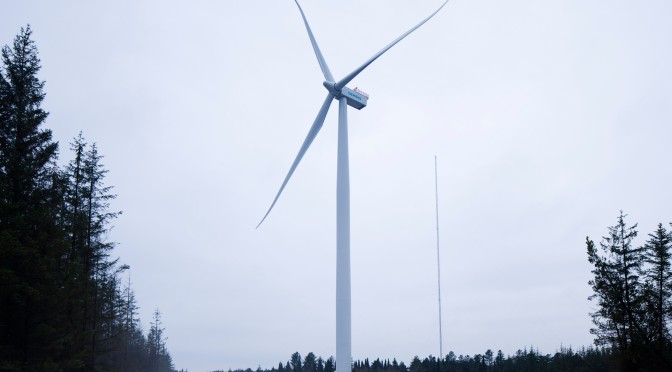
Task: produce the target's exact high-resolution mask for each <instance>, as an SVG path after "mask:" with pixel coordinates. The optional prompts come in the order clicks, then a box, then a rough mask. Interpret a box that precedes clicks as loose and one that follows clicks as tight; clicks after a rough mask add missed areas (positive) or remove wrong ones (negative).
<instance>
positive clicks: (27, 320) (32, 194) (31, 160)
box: [0, 26, 174, 371]
mask: <svg viewBox="0 0 672 372" xmlns="http://www.w3.org/2000/svg"><path fill="white" fill-rule="evenodd" d="M31 33H32V31H31V29H30V26H27V27H26V28H21V31H20V33H19V34H18V35H17V36H16V38H15V39H14V42H13V44H12V45H11V46H8V45H5V46H4V47H3V48H2V66H1V68H0V370H3V371H5V370H6V371H38V370H39V371H51V370H53V371H56V370H59V371H63V370H68V371H70V370H71V371H93V370H96V371H112V370H123V371H173V370H174V367H173V363H172V360H171V357H170V353H169V352H168V350H167V349H166V338H165V335H164V329H163V327H162V323H161V313H160V312H159V310H158V309H157V310H156V311H155V312H154V316H153V319H152V321H151V325H150V329H149V331H148V332H147V335H145V334H144V332H143V330H142V327H141V325H140V320H139V318H138V306H137V304H136V300H135V296H134V293H133V290H132V289H131V282H130V275H128V276H122V275H123V274H125V273H128V272H129V267H128V266H127V265H124V264H121V263H120V262H118V259H115V258H113V257H112V255H111V253H112V250H113V248H114V246H115V243H114V242H113V241H111V240H109V232H110V229H111V223H112V221H113V220H114V219H115V218H117V217H119V215H120V214H121V212H116V211H112V210H111V209H110V202H111V200H113V199H114V198H115V197H116V195H115V194H113V193H112V187H110V186H108V185H106V184H105V175H106V174H107V170H106V169H105V167H104V166H103V163H102V159H103V156H102V155H101V154H100V152H99V149H98V147H97V145H96V144H95V143H91V144H89V143H87V141H86V139H85V138H84V136H83V134H82V133H80V134H79V135H78V136H77V137H75V138H74V139H73V141H72V143H71V144H70V150H71V151H72V159H71V160H70V161H69V162H68V163H67V165H66V166H64V167H60V166H58V165H57V163H56V162H57V160H58V152H59V146H58V143H57V142H55V141H54V140H53V139H52V132H51V130H49V129H46V128H44V123H45V121H46V119H47V117H48V113H47V112H46V111H44V110H43V109H42V108H41V103H42V101H43V100H44V98H45V93H44V84H45V83H44V81H41V80H40V79H39V78H38V72H39V71H40V68H41V65H40V60H39V58H38V52H37V46H36V45H35V42H34V41H33V40H32V39H31ZM124 278H127V280H124Z"/></svg>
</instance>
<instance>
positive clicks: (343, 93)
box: [322, 80, 369, 110]
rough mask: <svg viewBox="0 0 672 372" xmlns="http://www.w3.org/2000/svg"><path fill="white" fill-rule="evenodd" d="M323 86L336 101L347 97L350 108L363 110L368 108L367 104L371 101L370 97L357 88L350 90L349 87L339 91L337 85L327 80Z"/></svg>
mask: <svg viewBox="0 0 672 372" xmlns="http://www.w3.org/2000/svg"><path fill="white" fill-rule="evenodd" d="M322 85H324V87H325V88H327V90H328V91H329V94H331V95H332V96H334V99H335V100H339V99H340V98H341V97H345V99H346V100H347V102H348V106H350V107H354V108H356V109H357V110H361V109H363V108H364V107H366V103H367V101H368V100H369V95H368V94H366V93H364V92H362V91H361V90H359V89H357V88H355V89H350V88H348V87H343V88H341V89H340V90H337V89H336V83H335V82H333V81H328V80H325V81H324V82H323V83H322Z"/></svg>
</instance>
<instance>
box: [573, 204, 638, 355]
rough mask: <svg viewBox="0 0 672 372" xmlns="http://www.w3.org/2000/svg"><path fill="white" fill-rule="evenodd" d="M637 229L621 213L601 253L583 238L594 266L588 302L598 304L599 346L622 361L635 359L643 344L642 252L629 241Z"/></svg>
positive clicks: (595, 318)
mask: <svg viewBox="0 0 672 372" xmlns="http://www.w3.org/2000/svg"><path fill="white" fill-rule="evenodd" d="M636 227H637V225H636V224H635V225H633V226H631V227H629V226H627V225H626V223H625V215H624V214H623V212H621V213H620V215H619V217H618V222H617V224H616V225H615V226H612V227H609V235H608V236H607V237H603V238H602V242H601V243H600V247H601V253H600V252H599V251H598V250H597V248H596V247H595V244H594V243H593V241H592V240H590V239H589V238H586V246H587V250H588V261H589V262H590V263H591V264H593V266H594V268H593V270H592V272H593V274H594V275H595V277H594V279H593V280H591V281H590V282H589V284H591V286H592V287H593V291H594V293H593V295H591V296H590V299H591V300H597V304H598V309H597V311H596V312H595V313H592V314H591V316H592V318H593V323H594V324H595V326H596V328H593V329H591V333H593V334H594V335H596V336H597V339H596V343H597V344H598V345H608V346H612V347H614V348H616V349H617V350H619V352H620V353H621V354H622V355H624V356H625V359H624V361H632V360H636V359H638V358H639V357H640V356H639V352H641V347H642V345H643V344H644V342H645V339H646V337H645V334H644V329H643V322H642V319H643V316H644V314H643V312H642V303H643V288H642V285H641V283H640V282H639V273H640V272H641V269H642V259H641V252H642V248H635V247H634V246H633V244H632V240H633V239H634V238H635V237H636V236H637V230H636Z"/></svg>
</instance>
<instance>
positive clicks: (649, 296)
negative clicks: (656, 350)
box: [642, 223, 672, 347]
mask: <svg viewBox="0 0 672 372" xmlns="http://www.w3.org/2000/svg"><path fill="white" fill-rule="evenodd" d="M671 248H672V234H671V233H670V232H668V231H667V230H666V229H665V228H664V227H663V224H662V223H661V224H658V228H657V229H656V231H655V232H654V233H652V234H649V240H647V242H646V244H645V245H644V260H645V262H646V263H647V264H648V267H647V268H646V269H645V270H644V271H643V273H642V275H643V276H644V278H645V283H646V284H645V287H646V300H647V304H646V305H647V306H646V308H647V314H648V316H649V320H650V326H649V331H650V334H651V336H652V338H653V340H654V342H655V343H656V344H657V345H658V346H659V347H664V346H665V344H666V343H667V341H669V339H670V336H669V329H668V327H667V320H668V318H669V317H670V316H671V315H672V304H671V303H670V298H671V296H672V267H671V266H670V264H671V262H670V259H671V257H672V252H670V249H671Z"/></svg>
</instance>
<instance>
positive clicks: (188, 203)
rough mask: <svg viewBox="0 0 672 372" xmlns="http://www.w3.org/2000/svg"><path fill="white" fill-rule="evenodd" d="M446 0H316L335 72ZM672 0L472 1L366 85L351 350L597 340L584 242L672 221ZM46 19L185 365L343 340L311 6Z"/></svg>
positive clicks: (84, 7) (204, 365) (43, 50)
mask: <svg viewBox="0 0 672 372" xmlns="http://www.w3.org/2000/svg"><path fill="white" fill-rule="evenodd" d="M440 4H441V0H422V1H408V0H406V1H403V0H364V1H362V0H341V1H335V0H332V1H325V0H320V1H318V0H303V2H302V5H303V7H304V10H305V12H306V16H307V17H308V20H309V21H310V23H311V26H312V28H313V32H314V34H315V37H316V38H317V41H318V42H319V44H320V47H321V49H322V52H323V54H324V56H325V58H326V60H327V62H328V64H329V67H330V68H331V71H332V73H333V74H334V75H335V78H337V79H339V78H340V77H342V76H343V75H345V74H347V73H349V72H350V71H351V70H353V69H354V68H355V67H357V66H358V65H360V64H361V63H362V62H363V61H364V60H366V59H367V58H368V57H370V56H371V55H373V54H374V53H375V52H377V51H378V50H379V49H381V48H382V47H383V46H385V45H386V44H387V43H388V42H389V41H391V40H393V39H394V38H396V37H397V36H398V35H399V34H401V33H402V32H404V31H406V30H407V29H409V28H410V27H412V26H413V25H415V24H416V23H417V22H418V21H419V20H421V19H422V18H424V17H426V16H427V15H429V14H430V13H431V12H433V11H434V10H435V9H436V8H437V7H438V6H439V5H440ZM671 19H672V2H670V1H667V0H660V1H654V0H644V1H621V0H612V1H603V0H592V1H586V0H547V1H538V0H509V1H501V0H468V1H467V0H452V1H451V2H449V3H448V5H447V6H446V7H445V8H444V9H443V10H442V11H441V12H440V13H438V14H437V15H436V16H435V17H434V18H433V19H432V20H430V21H429V22H428V23H427V24H426V25H425V26H423V27H421V28H420V29H418V30H417V31H416V32H415V33H413V34H411V35H410V36H409V37H408V38H407V39H405V40H403V41H402V42H401V43H400V44H398V45H397V46H396V47H394V48H393V49H391V50H390V51H389V52H388V53H386V54H385V55H384V56H383V57H381V58H380V59H379V60H377V61H376V62H375V63H374V64H372V65H371V66H370V67H369V68H368V69H367V70H366V71H365V72H364V73H362V74H361V75H360V76H358V77H357V78H356V79H355V80H353V81H352V83H351V84H350V86H351V88H354V87H355V86H357V87H359V88H360V89H362V90H364V91H366V92H367V93H369V95H370V97H371V98H370V100H369V106H368V107H366V108H365V109H364V110H362V111H356V110H350V111H349V124H350V170H351V176H350V178H351V198H352V201H351V203H352V204H351V213H352V217H351V221H352V243H351V258H352V296H353V299H352V325H353V333H352V335H353V336H352V345H353V358H355V359H362V358H365V357H368V358H373V359H375V358H378V357H380V358H393V357H394V358H397V360H403V361H405V362H406V363H408V362H409V361H410V359H411V358H412V357H413V356H414V355H419V356H421V357H424V356H427V355H429V354H432V355H437V354H438V353H439V337H438V309H437V273H436V264H437V262H436V234H435V231H436V230H435V229H436V226H435V209H434V208H435V205H434V155H436V156H438V160H439V165H438V170H439V194H440V205H439V210H440V230H441V270H442V278H441V280H442V286H441V289H442V302H443V339H444V353H447V352H448V351H449V350H454V351H455V352H456V353H458V354H471V355H473V354H476V353H483V352H484V351H485V350H487V349H488V348H491V349H493V350H495V351H496V350H497V349H501V350H502V351H503V352H504V353H505V354H513V353H515V351H516V350H517V349H522V348H524V347H528V348H529V347H530V345H534V346H535V347H538V348H539V349H540V350H541V351H542V352H544V353H553V352H555V350H557V349H558V348H559V347H560V345H564V346H569V345H572V346H573V347H580V346H583V345H585V346H587V345H590V344H591V343H592V337H591V335H590V333H589V329H590V327H591V322H590V318H589V315H588V313H589V312H590V311H591V309H592V308H593V307H592V304H591V303H590V302H589V301H587V299H586V298H587V297H588V296H589V295H590V293H591V291H590V287H589V286H588V284H587V281H588V280H589V279H590V275H591V274H590V266H589V264H588V262H587V260H586V249H585V237H586V236H587V235H589V236H591V237H592V238H593V239H595V240H596V241H599V240H600V237H601V236H602V235H604V234H605V233H606V231H607V230H606V227H607V226H610V225H613V224H614V223H615V222H616V217H617V215H618V213H619V210H621V209H622V210H623V211H624V212H625V213H627V214H629V217H628V221H629V222H630V223H634V222H639V231H640V240H639V241H638V242H640V243H641V242H643V238H645V235H646V234H648V233H649V232H652V231H653V230H654V229H655V227H656V224H657V223H658V222H663V223H665V224H667V223H668V222H670V221H672V210H671V209H670V206H671V205H672V194H671V193H670V181H671V177H670V154H671V152H672V151H671V150H670V140H671V139H672V129H671V128H672V126H671V125H670V124H671V123H672V122H671V119H672V100H671V98H672V94H671V93H670V87H672V73H671V69H670V66H672V43H670V35H672V22H670V20H671ZM26 24H30V25H31V27H32V29H33V32H34V33H33V38H34V40H35V41H36V42H37V45H38V48H39V53H40V57H41V60H42V65H43V68H42V70H41V72H40V78H41V79H43V80H45V81H46V86H45V91H46V93H47V97H46V100H45V101H44V104H43V107H44V108H45V109H46V110H47V111H49V112H50V115H49V118H48V120H47V122H46V127H47V128H50V129H51V130H52V131H53V133H54V137H55V139H56V140H57V141H59V143H60V149H61V151H60V153H61V162H63V163H64V162H67V161H68V160H69V159H71V157H72V155H71V154H70V153H69V150H68V148H69V146H68V143H69V142H70V140H71V139H72V138H73V137H74V136H76V135H77V133H78V132H79V131H80V130H81V131H83V132H84V135H85V137H86V138H87V139H88V140H89V141H90V142H97V143H98V146H99V149H100V152H101V153H102V154H103V155H104V156H105V159H104V163H105V165H106V167H107V169H109V171H110V172H109V174H108V177H107V179H106V180H107V183H108V185H112V186H114V187H115V188H114V190H115V192H116V193H117V194H118V198H117V200H116V201H115V202H114V204H113V207H114V209H115V210H122V211H123V215H122V216H121V217H120V218H119V219H118V220H116V221H115V222H114V229H113V231H112V233H111V235H110V239H111V240H114V241H116V242H118V243H119V245H118V247H117V248H116V250H115V253H116V255H118V256H119V257H120V258H121V261H122V262H124V263H127V264H129V265H130V266H131V275H132V281H133V287H134V289H135V291H136V296H137V299H138V301H139V305H140V306H141V311H140V313H141V317H142V321H143V324H144V326H145V328H148V326H149V321H150V318H151V313H152V312H153V310H154V309H155V308H157V307H158V308H159V309H160V311H161V312H162V313H163V321H164V325H165V327H166V334H167V336H168V348H169V350H170V352H171V354H172V357H173V360H174V362H175V365H176V367H177V368H188V369H189V370H190V371H204V370H212V369H217V368H220V369H228V368H247V367H251V368H253V369H254V368H256V367H257V366H261V367H263V368H270V367H272V366H275V365H277V363H278V362H279V361H283V362H284V361H286V360H288V358H289V356H290V354H291V353H293V352H295V351H299V352H300V353H301V354H302V355H305V354H307V353H308V352H310V351H312V352H314V353H315V354H316V355H321V356H323V357H325V358H326V357H328V356H330V355H335V270H336V265H335V258H336V251H335V216H336V209H335V208H336V198H335V195H336V193H335V188H336V124H337V110H336V108H337V105H332V109H331V111H330V113H329V115H328V116H327V119H326V122H325V126H324V128H323V130H322V132H321V133H320V135H319V136H318V138H317V139H316V140H315V142H314V143H313V145H312V147H311V148H310V150H309V151H308V153H307V154H306V156H305V158H304V160H303V162H302V163H301V165H300V166H299V168H298V169H297V171H296V173H295V174H294V177H293V178H292V180H291V182H290V183H289V185H288V186H287V188H286V189H285V191H284V193H283V195H282V198H281V199H280V201H279V202H278V204H277V205H276V206H275V208H274V210H273V212H272V213H271V215H270V216H269V218H268V219H267V220H266V221H265V222H264V224H263V225H262V227H261V228H259V229H258V230H255V229H254V227H255V226H256V225H257V223H258V222H259V220H260V219H261V217H262V216H263V214H264V213H265V211H266V209H267V208H268V206H269V205H270V202H271V201H272V199H273V197H274V196H275V193H276V192H277V189H278V187H279V186H280V183H281V182H282V179H283V178H284V176H285V174H286V172H287V170H288V169H289V166H290V164H291V162H292V160H293V159H294V156H295V155H296V152H297V151H298V149H299V147H300V145H301V142H302V141H303V139H304V137H305V135H306V133H307V131H308V128H309V127H310V125H311V124H312V121H313V119H314V117H315V115H316V114H317V111H318V109H319V107H320V105H321V103H322V101H323V100H324V95H325V91H324V88H323V87H322V84H321V83H322V80H323V77H322V74H321V72H320V68H319V65H318V64H317V61H316V59H315V56H314V54H313V51H312V49H311V46H310V42H309V40H308V37H307V35H306V32H305V29H304V26H303V22H302V21H301V16H300V13H299V11H298V9H297V8H296V5H295V4H294V2H293V1H291V0H275V1H262V0H237V1H236V0H229V1H188V2H186V1H185V2H174V1H158V0H157V1H135V0H134V1H130V0H129V1H95V2H93V1H58V2H56V1H6V2H3V4H2V11H1V12H0V43H1V44H9V43H11V42H12V40H13V38H14V36H15V35H16V34H17V33H18V32H19V30H20V27H22V26H25V25H26Z"/></svg>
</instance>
